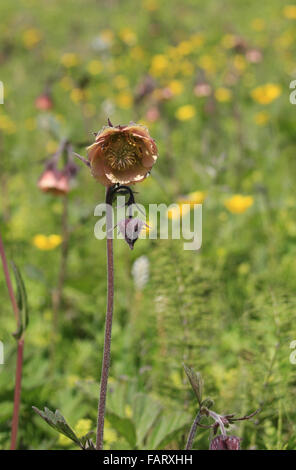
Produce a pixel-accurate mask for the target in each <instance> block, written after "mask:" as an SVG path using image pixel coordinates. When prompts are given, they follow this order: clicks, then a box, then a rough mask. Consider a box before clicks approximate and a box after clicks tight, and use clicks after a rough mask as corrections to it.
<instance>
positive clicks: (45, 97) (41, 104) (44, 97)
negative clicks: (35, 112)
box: [35, 93, 53, 111]
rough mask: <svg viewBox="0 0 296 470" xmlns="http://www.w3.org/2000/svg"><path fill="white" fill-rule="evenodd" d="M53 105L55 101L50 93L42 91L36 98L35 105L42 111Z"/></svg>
mask: <svg viewBox="0 0 296 470" xmlns="http://www.w3.org/2000/svg"><path fill="white" fill-rule="evenodd" d="M52 106H53V101H52V98H51V96H50V94H48V93H42V94H41V95H39V96H38V97H37V98H36V100H35V107H36V108H37V109H39V110H40V111H47V110H48V109H51V108H52Z"/></svg>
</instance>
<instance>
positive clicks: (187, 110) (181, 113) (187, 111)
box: [176, 104, 196, 121]
mask: <svg viewBox="0 0 296 470" xmlns="http://www.w3.org/2000/svg"><path fill="white" fill-rule="evenodd" d="M195 113H196V111H195V108H194V106H192V105H191V104H185V105H184V106H180V108H178V109H177V111H176V118H177V119H179V121H188V120H189V119H192V118H193V117H194V116H195Z"/></svg>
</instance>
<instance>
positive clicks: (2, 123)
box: [0, 114, 16, 134]
mask: <svg viewBox="0 0 296 470" xmlns="http://www.w3.org/2000/svg"><path fill="white" fill-rule="evenodd" d="M0 130H1V131H3V132H4V134H14V133H15V132H16V125H15V123H14V122H13V121H12V120H11V119H10V117H9V116H7V115H6V114H1V115H0Z"/></svg>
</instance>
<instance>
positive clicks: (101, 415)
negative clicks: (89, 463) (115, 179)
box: [96, 188, 114, 450]
mask: <svg viewBox="0 0 296 470" xmlns="http://www.w3.org/2000/svg"><path fill="white" fill-rule="evenodd" d="M109 191H110V188H108V189H107V191H106V202H108V200H109V198H108V192H109ZM111 208H112V206H108V207H107V213H106V232H107V312H106V323H105V339H104V354H103V363H102V373H101V388H100V398H99V406H98V426H97V442H96V449H97V450H102V449H103V437H104V421H105V410H106V398H107V386H108V375H109V367H110V352H111V333H112V317H113V300H114V264H113V234H112V223H113V219H112V211H111Z"/></svg>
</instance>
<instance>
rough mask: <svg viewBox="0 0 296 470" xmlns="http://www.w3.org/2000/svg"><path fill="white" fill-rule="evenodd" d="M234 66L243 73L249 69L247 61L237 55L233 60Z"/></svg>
mask: <svg viewBox="0 0 296 470" xmlns="http://www.w3.org/2000/svg"><path fill="white" fill-rule="evenodd" d="M233 65H234V67H235V68H236V70H238V71H239V72H243V71H244V70H245V69H246V67H247V65H248V64H247V61H246V59H245V58H244V56H242V55H241V54H236V56H235V57H234V59H233Z"/></svg>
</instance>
